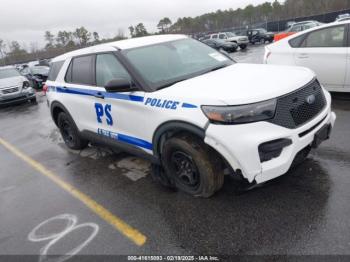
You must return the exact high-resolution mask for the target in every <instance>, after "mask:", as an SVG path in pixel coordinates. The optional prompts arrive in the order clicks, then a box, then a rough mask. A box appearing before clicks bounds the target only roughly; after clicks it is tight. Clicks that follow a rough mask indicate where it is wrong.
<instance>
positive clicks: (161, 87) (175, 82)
mask: <svg viewBox="0 0 350 262" xmlns="http://www.w3.org/2000/svg"><path fill="white" fill-rule="evenodd" d="M190 78H191V77H186V78H182V79H180V80H176V81H173V82H170V83H167V84H164V85H161V86H160V87H158V88H157V90H159V89H163V88H166V87H169V86H172V85H175V84H177V83H179V82H182V81H185V80H187V79H190Z"/></svg>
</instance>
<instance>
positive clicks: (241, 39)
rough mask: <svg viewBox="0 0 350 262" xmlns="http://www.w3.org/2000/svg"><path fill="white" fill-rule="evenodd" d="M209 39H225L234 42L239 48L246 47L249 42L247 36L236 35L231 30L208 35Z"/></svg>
mask: <svg viewBox="0 0 350 262" xmlns="http://www.w3.org/2000/svg"><path fill="white" fill-rule="evenodd" d="M209 38H210V39H221V40H225V41H227V42H232V43H236V44H237V45H238V46H239V47H240V48H241V49H245V48H247V45H248V44H249V39H248V37H247V36H244V35H243V36H242V35H236V34H235V33H232V32H220V33H216V34H211V35H209Z"/></svg>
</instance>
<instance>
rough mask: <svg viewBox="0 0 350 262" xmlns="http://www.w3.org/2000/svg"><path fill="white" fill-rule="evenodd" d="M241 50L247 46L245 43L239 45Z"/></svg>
mask: <svg viewBox="0 0 350 262" xmlns="http://www.w3.org/2000/svg"><path fill="white" fill-rule="evenodd" d="M239 47H240V48H241V49H242V50H244V49H246V48H247V45H240V46H239Z"/></svg>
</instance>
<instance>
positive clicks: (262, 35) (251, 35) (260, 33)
mask: <svg viewBox="0 0 350 262" xmlns="http://www.w3.org/2000/svg"><path fill="white" fill-rule="evenodd" d="M246 35H247V36H248V39H249V42H250V43H252V44H255V43H265V42H269V43H272V42H273V39H274V37H275V34H274V33H272V32H267V31H266V30H265V29H263V28H258V29H249V30H247V31H246Z"/></svg>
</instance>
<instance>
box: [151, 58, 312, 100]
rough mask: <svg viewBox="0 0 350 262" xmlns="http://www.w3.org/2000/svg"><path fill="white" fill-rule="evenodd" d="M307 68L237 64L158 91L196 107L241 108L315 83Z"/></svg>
mask: <svg viewBox="0 0 350 262" xmlns="http://www.w3.org/2000/svg"><path fill="white" fill-rule="evenodd" d="M314 78H315V74H314V73H313V72H312V71H311V70H310V69H307V68H303V67H291V66H281V65H258V64H241V63H237V64H234V65H231V66H228V67H225V68H223V69H220V70H217V71H213V72H210V73H207V74H204V75H201V76H198V77H195V78H191V79H188V80H185V81H182V82H179V83H177V84H174V85H172V86H170V87H168V88H165V89H162V90H159V91H158V92H159V93H160V94H161V95H162V96H163V97H169V98H170V97H174V98H175V97H176V98H178V99H179V100H181V99H186V101H184V102H188V103H190V102H191V103H193V104H195V105H204V104H207V105H241V104H249V103H256V102H260V101H264V100H268V99H272V98H275V97H279V96H282V95H284V94H287V93H290V92H292V91H294V90H296V89H299V88H301V87H303V86H304V85H306V84H307V83H309V82H310V81H312V79H314Z"/></svg>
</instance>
